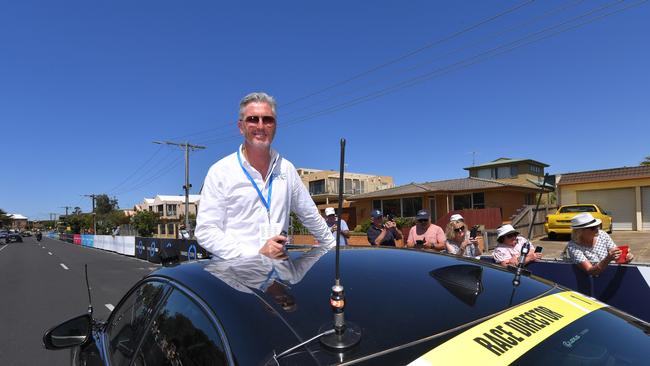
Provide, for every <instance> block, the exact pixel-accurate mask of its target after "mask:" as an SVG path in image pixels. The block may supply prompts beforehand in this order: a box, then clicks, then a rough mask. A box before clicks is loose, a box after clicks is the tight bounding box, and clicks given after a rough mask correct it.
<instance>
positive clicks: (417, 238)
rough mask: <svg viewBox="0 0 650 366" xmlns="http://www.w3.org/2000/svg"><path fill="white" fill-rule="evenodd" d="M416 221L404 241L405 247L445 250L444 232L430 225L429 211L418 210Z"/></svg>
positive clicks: (436, 226)
mask: <svg viewBox="0 0 650 366" xmlns="http://www.w3.org/2000/svg"><path fill="white" fill-rule="evenodd" d="M415 219H416V220H417V221H416V223H415V225H413V227H411V230H410V231H409V237H408V239H407V240H406V246H407V247H409V248H413V247H414V246H417V247H420V248H426V249H435V250H444V249H445V240H446V238H445V232H444V231H442V228H441V227H440V226H438V225H434V224H432V223H431V215H429V211H427V210H420V211H418V213H417V214H416V215H415Z"/></svg>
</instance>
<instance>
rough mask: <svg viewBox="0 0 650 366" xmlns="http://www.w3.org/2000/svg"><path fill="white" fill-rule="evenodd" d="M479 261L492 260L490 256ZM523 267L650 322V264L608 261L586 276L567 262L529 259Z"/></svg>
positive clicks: (534, 273) (536, 274)
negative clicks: (593, 273) (603, 268)
mask: <svg viewBox="0 0 650 366" xmlns="http://www.w3.org/2000/svg"><path fill="white" fill-rule="evenodd" d="M481 260H483V261H487V262H491V263H494V261H493V260H492V257H481ZM526 269H527V270H528V271H530V272H531V273H532V274H533V275H535V276H539V277H543V278H546V279H548V280H551V281H553V282H556V283H558V284H560V285H562V286H564V287H568V288H570V289H572V290H575V291H578V292H581V293H583V294H585V295H587V296H591V297H593V298H595V299H597V300H600V301H602V302H604V303H606V304H608V305H612V306H614V307H617V308H619V309H621V310H623V311H625V312H627V313H629V314H631V315H633V316H635V317H637V318H640V319H643V320H645V321H647V322H650V306H648V304H650V266H648V265H629V264H610V265H609V266H607V268H606V269H605V270H604V271H603V272H602V273H601V274H600V275H599V276H595V277H594V276H589V275H587V274H586V273H585V272H583V271H582V270H580V268H578V266H576V265H574V264H572V263H568V262H555V261H548V262H547V261H539V262H532V263H529V264H528V265H527V266H526Z"/></svg>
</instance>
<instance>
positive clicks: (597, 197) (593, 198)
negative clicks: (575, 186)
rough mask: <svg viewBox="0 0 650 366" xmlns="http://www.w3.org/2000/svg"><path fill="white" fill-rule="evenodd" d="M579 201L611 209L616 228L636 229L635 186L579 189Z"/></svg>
mask: <svg viewBox="0 0 650 366" xmlns="http://www.w3.org/2000/svg"><path fill="white" fill-rule="evenodd" d="M577 193H578V203H595V204H597V205H598V206H600V207H601V208H603V209H604V210H607V211H610V212H611V214H612V218H613V219H614V230H634V224H633V223H634V221H635V219H634V218H635V216H636V205H635V201H636V200H635V196H634V188H623V189H599V190H593V191H578V192H577Z"/></svg>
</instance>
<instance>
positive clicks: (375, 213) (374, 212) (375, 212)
mask: <svg viewBox="0 0 650 366" xmlns="http://www.w3.org/2000/svg"><path fill="white" fill-rule="evenodd" d="M370 217H372V218H373V219H376V218H378V217H384V214H383V213H381V211H380V210H372V211H371V212H370Z"/></svg>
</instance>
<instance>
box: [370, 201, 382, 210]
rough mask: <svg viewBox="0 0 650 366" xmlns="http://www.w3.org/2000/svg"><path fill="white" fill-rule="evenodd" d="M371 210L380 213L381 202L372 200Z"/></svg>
mask: <svg viewBox="0 0 650 366" xmlns="http://www.w3.org/2000/svg"><path fill="white" fill-rule="evenodd" d="M372 209H373V210H379V211H381V200H372Z"/></svg>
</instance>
